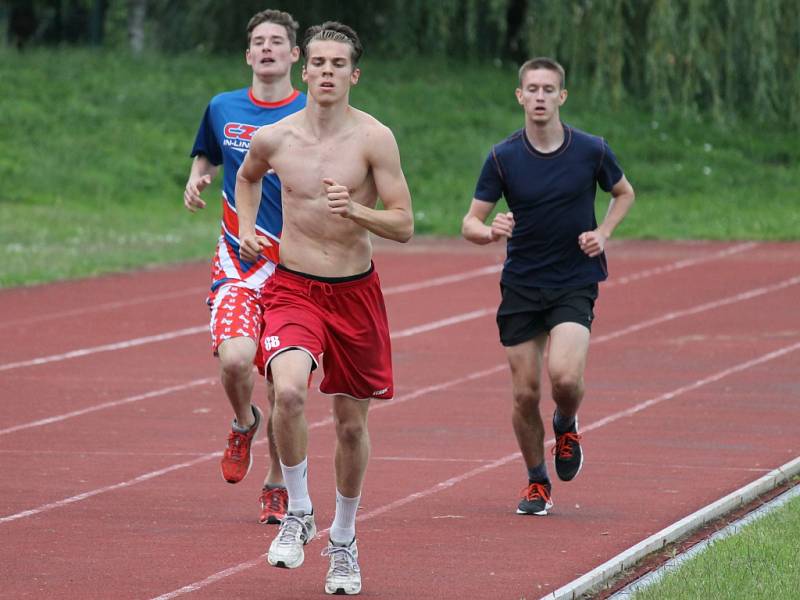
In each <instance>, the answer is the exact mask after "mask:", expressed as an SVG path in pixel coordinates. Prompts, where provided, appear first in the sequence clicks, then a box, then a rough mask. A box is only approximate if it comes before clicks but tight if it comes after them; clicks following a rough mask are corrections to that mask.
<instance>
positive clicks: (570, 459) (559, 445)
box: [553, 415, 583, 481]
mask: <svg viewBox="0 0 800 600" xmlns="http://www.w3.org/2000/svg"><path fill="white" fill-rule="evenodd" d="M553 433H555V434H556V445H555V446H553V455H554V456H555V457H556V458H555V463H556V474H558V478H559V479H560V480H561V481H571V480H572V479H575V476H576V475H577V474H578V473H580V471H581V467H582V466H583V451H582V450H581V436H580V435H578V417H577V415H576V416H575V423H573V425H572V428H571V429H570V430H569V431H565V432H563V433H562V432H559V431H558V430H557V429H556V426H555V422H554V423H553Z"/></svg>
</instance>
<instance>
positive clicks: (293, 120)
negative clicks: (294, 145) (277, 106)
mask: <svg viewBox="0 0 800 600" xmlns="http://www.w3.org/2000/svg"><path fill="white" fill-rule="evenodd" d="M298 123H299V120H298V113H293V114H291V115H289V116H287V117H284V118H283V119H281V120H280V121H277V122H275V123H270V124H268V125H262V126H261V127H259V129H258V131H257V132H256V133H255V135H254V136H253V145H255V146H258V147H259V148H260V149H262V150H265V151H267V152H270V151H273V150H275V149H276V148H278V147H279V146H280V145H281V143H282V142H283V141H284V140H285V139H286V138H287V137H288V136H289V135H291V134H292V132H294V131H296V129H297V127H298Z"/></svg>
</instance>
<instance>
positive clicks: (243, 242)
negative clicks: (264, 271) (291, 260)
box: [239, 234, 272, 263]
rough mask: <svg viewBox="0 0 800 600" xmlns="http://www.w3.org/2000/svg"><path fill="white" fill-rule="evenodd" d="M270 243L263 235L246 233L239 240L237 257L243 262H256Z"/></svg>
mask: <svg viewBox="0 0 800 600" xmlns="http://www.w3.org/2000/svg"><path fill="white" fill-rule="evenodd" d="M270 246H272V243H271V242H270V241H269V240H268V239H267V238H265V237H264V236H263V235H256V234H253V235H246V236H243V237H242V238H241V239H240V240H239V258H241V259H242V260H243V261H245V262H249V263H252V262H256V261H257V260H258V257H259V256H260V255H261V251H262V250H263V249H264V248H269V247H270Z"/></svg>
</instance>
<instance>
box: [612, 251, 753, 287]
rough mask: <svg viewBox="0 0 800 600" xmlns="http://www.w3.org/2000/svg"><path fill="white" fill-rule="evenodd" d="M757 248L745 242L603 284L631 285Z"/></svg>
mask: <svg viewBox="0 0 800 600" xmlns="http://www.w3.org/2000/svg"><path fill="white" fill-rule="evenodd" d="M756 246H758V243H757V242H745V243H743V244H737V245H735V246H731V247H730V248H725V249H724V250H720V251H719V252H714V253H713V254H709V255H706V256H699V257H697V258H686V259H684V260H679V261H677V262H674V263H671V264H668V265H664V266H663V267H654V268H652V269H645V270H644V271H639V272H638V273H632V274H630V275H627V276H625V277H619V278H616V279H612V280H610V281H606V282H605V283H604V284H603V288H609V287H613V286H615V285H624V284H626V283H630V282H631V281H638V280H639V279H644V278H645V277H653V276H654V275H662V274H664V273H669V272H671V271H677V270H678V269H685V268H687V267H693V266H695V265H699V264H702V263H704V262H708V261H710V260H716V259H718V258H725V257H727V256H733V255H734V254H739V253H740V252H744V251H746V250H751V249H752V248H755V247H756Z"/></svg>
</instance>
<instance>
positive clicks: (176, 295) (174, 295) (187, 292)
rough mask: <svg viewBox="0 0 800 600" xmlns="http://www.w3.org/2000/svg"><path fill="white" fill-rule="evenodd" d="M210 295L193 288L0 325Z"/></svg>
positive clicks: (9, 325)
mask: <svg viewBox="0 0 800 600" xmlns="http://www.w3.org/2000/svg"><path fill="white" fill-rule="evenodd" d="M203 292H206V293H208V287H207V286H206V287H193V288H187V289H183V290H177V291H174V292H166V293H163V294H152V295H150V296H140V297H138V298H131V299H129V300H118V301H116V302H104V303H103V304H95V305H94V306H82V307H81V308H73V309H71V310H62V311H61V312H54V313H48V314H46V315H36V316H35V317H24V318H22V319H14V320H13V321H5V322H3V323H0V328H2V327H15V326H17V325H29V324H31V323H39V322H41V321H50V320H53V319H60V318H64V317H75V316H77V315H85V314H87V313H92V312H101V311H104V310H113V309H115V308H125V307H126V306H135V305H136V304H146V303H147V302H161V301H163V300H171V299H173V298H182V297H184V296H188V295H190V294H192V295H195V294H202V293H203Z"/></svg>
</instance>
